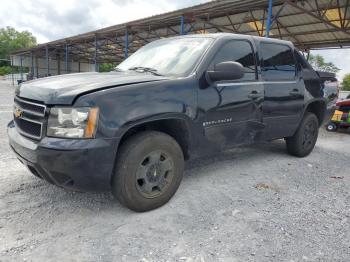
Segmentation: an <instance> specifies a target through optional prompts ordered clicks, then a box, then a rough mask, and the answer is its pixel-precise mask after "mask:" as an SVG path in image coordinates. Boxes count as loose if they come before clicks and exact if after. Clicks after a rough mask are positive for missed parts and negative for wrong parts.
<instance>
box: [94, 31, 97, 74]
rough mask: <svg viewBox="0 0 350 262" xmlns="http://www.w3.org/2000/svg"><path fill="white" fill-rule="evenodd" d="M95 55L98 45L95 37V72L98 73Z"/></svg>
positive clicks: (95, 56) (95, 55)
mask: <svg viewBox="0 0 350 262" xmlns="http://www.w3.org/2000/svg"><path fill="white" fill-rule="evenodd" d="M97 53H98V43H97V36H96V35H95V54H94V62H95V72H98V63H97Z"/></svg>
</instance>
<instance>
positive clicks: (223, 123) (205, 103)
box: [198, 40, 264, 149]
mask: <svg viewBox="0 0 350 262" xmlns="http://www.w3.org/2000/svg"><path fill="white" fill-rule="evenodd" d="M225 61H235V62H239V63H241V64H242V65H243V67H244V68H245V75H244V77H243V78H242V79H239V80H234V81H220V82H215V83H212V84H211V85H210V86H209V87H208V88H206V89H201V90H199V91H198V105H199V108H200V109H201V111H202V116H203V117H202V125H203V128H204V134H205V138H206V140H207V141H208V142H209V143H210V144H212V145H215V146H217V147H219V148H220V149H224V148H228V147H232V146H235V145H239V144H246V143H251V142H255V141H257V140H260V137H261V133H262V132H261V131H262V130H263V124H262V102H263V99H264V86H263V84H262V83H260V82H259V81H258V80H257V73H256V62H255V61H256V60H255V54H254V51H253V46H252V44H251V43H250V42H249V41H246V40H230V41H228V42H226V43H224V44H223V45H222V46H221V48H219V49H218V52H217V53H216V54H215V55H214V58H213V59H212V62H211V63H210V66H209V68H208V70H212V69H213V67H214V65H216V64H217V63H220V62H225Z"/></svg>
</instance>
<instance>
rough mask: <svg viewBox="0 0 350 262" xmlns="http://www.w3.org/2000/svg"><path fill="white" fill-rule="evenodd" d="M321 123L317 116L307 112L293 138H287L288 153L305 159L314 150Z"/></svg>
mask: <svg viewBox="0 0 350 262" xmlns="http://www.w3.org/2000/svg"><path fill="white" fill-rule="evenodd" d="M318 128H319V122H318V118H317V117H316V115H315V114H313V113H310V112H307V113H306V114H305V115H304V118H303V120H302V121H301V124H300V126H299V128H298V130H297V131H296V132H295V134H294V135H293V136H292V137H288V138H286V144H287V151H288V153H289V154H291V155H293V156H297V157H305V156H307V155H309V154H310V153H311V151H312V150H313V149H314V147H315V144H316V141H317V137H318Z"/></svg>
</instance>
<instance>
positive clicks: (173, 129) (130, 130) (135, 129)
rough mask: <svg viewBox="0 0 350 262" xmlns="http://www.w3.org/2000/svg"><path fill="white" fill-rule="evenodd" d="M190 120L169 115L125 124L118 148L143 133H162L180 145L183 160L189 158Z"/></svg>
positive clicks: (180, 116)
mask: <svg viewBox="0 0 350 262" xmlns="http://www.w3.org/2000/svg"><path fill="white" fill-rule="evenodd" d="M191 121H192V120H191V119H190V118H189V117H187V116H183V115H178V114H171V115H166V116H158V117H152V118H149V119H142V120H140V121H136V122H133V123H132V124H127V125H125V126H124V127H123V128H122V130H123V131H122V134H121V136H120V142H119V145H118V148H119V147H120V146H121V145H122V144H123V143H124V142H125V141H126V140H127V139H128V138H129V137H131V136H132V135H134V134H136V133H139V132H143V131H150V130H151V131H159V132H163V133H165V134H167V135H169V136H171V137H172V138H174V139H175V140H176V142H177V143H178V144H179V145H180V147H181V149H182V152H183V154H184V157H185V160H187V159H189V157H190V150H191V145H190V141H191V137H192V134H191V132H190V130H191V125H192V123H191Z"/></svg>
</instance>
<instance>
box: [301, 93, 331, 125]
mask: <svg viewBox="0 0 350 262" xmlns="http://www.w3.org/2000/svg"><path fill="white" fill-rule="evenodd" d="M326 110H327V104H326V101H325V99H313V100H310V101H309V102H308V103H307V104H306V105H305V109H304V113H303V115H305V114H306V113H307V112H310V113H313V114H315V115H316V117H317V119H318V123H319V126H321V125H322V123H323V121H324V119H325V116H326Z"/></svg>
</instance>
